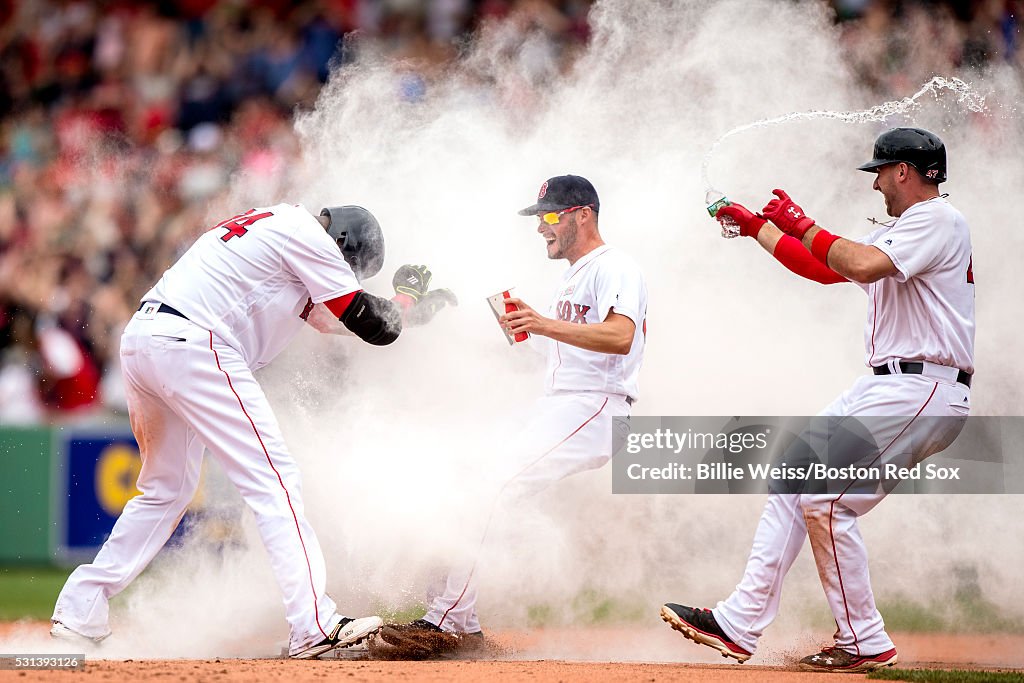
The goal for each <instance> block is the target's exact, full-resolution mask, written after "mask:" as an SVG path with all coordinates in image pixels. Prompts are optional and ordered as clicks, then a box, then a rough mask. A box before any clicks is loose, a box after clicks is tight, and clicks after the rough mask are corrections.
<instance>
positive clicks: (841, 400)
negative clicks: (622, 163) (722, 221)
mask: <svg viewBox="0 0 1024 683" xmlns="http://www.w3.org/2000/svg"><path fill="white" fill-rule="evenodd" d="M859 169H860V170H862V171H869V172H872V173H875V174H876V175H875V180H874V186H873V187H874V189H876V190H878V191H879V192H881V193H882V196H883V197H884V198H885V208H886V211H887V212H888V213H889V215H890V216H893V217H895V218H896V221H895V222H894V223H892V224H891V225H888V226H885V227H882V228H879V229H878V230H876V231H874V232H872V233H871V234H869V235H868V236H867V237H864V238H861V239H856V240H849V239H843V238H841V237H839V236H837V235H833V234H830V233H829V232H828V231H826V230H824V229H823V228H821V227H820V226H818V225H816V224H815V222H814V220H813V219H811V218H809V217H808V216H807V215H806V214H805V213H804V212H803V209H801V208H800V207H799V206H797V205H796V204H795V203H794V202H793V200H792V199H790V198H789V196H788V195H787V194H786V193H785V192H783V191H782V190H775V191H774V194H775V196H776V199H773V200H771V201H770V202H768V204H767V206H765V207H764V208H763V209H762V213H763V216H762V215H759V214H754V213H751V212H750V211H749V210H747V209H746V208H744V207H743V206H741V205H739V204H733V205H731V206H726V207H724V208H722V209H721V210H720V211H719V215H720V216H721V215H724V216H728V217H730V218H732V219H733V220H735V221H736V222H737V223H738V224H739V225H740V229H741V233H742V234H743V235H745V236H747V237H752V238H754V239H756V240H757V242H758V244H760V245H761V246H762V247H763V248H764V249H765V250H766V251H767V252H768V253H770V254H772V255H773V256H774V257H775V258H776V259H778V260H779V261H780V262H781V263H782V264H783V265H784V266H786V267H787V268H789V269H790V270H792V271H793V272H794V273H796V274H798V275H801V276H803V277H806V278H809V279H811V280H815V281H817V282H820V283H822V284H834V283H838V282H855V283H857V284H858V285H860V287H861V288H862V289H863V290H864V292H865V293H866V294H867V296H868V300H869V301H870V307H869V310H868V319H867V327H866V328H865V332H864V341H865V346H866V351H867V364H868V366H870V367H871V368H872V370H873V372H872V374H870V375H867V376H864V377H861V378H860V379H858V380H857V381H856V382H855V383H854V385H853V386H852V387H851V388H850V389H848V390H847V391H845V392H844V393H842V394H841V395H840V396H839V397H838V398H837V399H836V400H835V401H833V402H832V403H831V404H830V405H829V406H828V407H826V408H825V409H824V410H823V411H822V412H821V413H820V415H823V416H854V417H859V416H867V417H868V418H869V419H868V421H866V423H867V424H870V425H871V433H872V436H874V438H875V440H876V445H877V449H878V451H877V455H876V456H874V460H872V461H871V462H870V463H866V464H868V465H874V466H884V465H885V464H887V463H890V462H893V463H896V464H898V465H899V466H901V467H906V466H910V465H912V464H914V463H916V462H919V461H920V460H922V459H924V458H925V457H927V456H929V455H931V454H933V453H937V452H939V451H941V450H943V449H944V448H946V447H947V446H949V444H950V443H952V442H953V440H954V439H955V438H956V436H957V435H958V434H959V432H960V430H961V429H962V427H963V424H964V422H965V421H966V419H967V413H968V411H969V407H970V396H971V389H970V386H971V375H972V373H973V372H974V273H973V270H972V260H971V236H970V232H969V231H968V228H967V221H966V220H964V217H963V215H962V214H961V213H960V212H959V211H957V210H956V209H955V208H953V206H952V205H951V204H950V203H949V202H948V201H946V199H945V196H943V195H940V194H939V189H938V185H939V183H941V182H943V181H945V180H946V149H945V146H944V145H943V144H942V141H941V140H940V139H939V138H938V137H937V136H935V135H934V134H932V133H929V132H928V131H926V130H921V129H919V128H896V129H893V130H890V131H888V132H885V133H883V134H882V135H880V136H879V137H878V139H877V140H876V142H875V148H874V158H873V159H872V160H871V161H869V162H867V163H866V164H863V165H862V166H860V167H859ZM766 218H767V219H768V220H770V221H771V223H768V222H767V221H766V220H765V219H766ZM772 223H774V225H772ZM776 226H777V227H776ZM936 425H939V427H938V428H936ZM851 485H852V484H851ZM885 493H886V492H885V490H883V489H882V488H881V487H879V488H877V489H875V490H874V492H873V493H859V492H858V493H853V492H850V491H849V486H847V487H846V488H845V489H841V490H840V492H839V493H830V494H818V495H812V494H799V495H797V494H780V493H771V494H769V496H768V502H767V503H766V504H765V508H764V512H763V513H762V515H761V521H760V523H759V524H758V527H757V533H756V535H755V537H754V546H753V549H752V550H751V553H750V559H749V560H748V561H747V567H746V571H745V573H744V575H743V579H742V580H741V581H740V583H739V585H738V586H737V587H736V590H735V591H734V592H733V593H732V595H730V596H729V597H728V598H726V599H725V600H723V601H722V602H719V603H718V605H717V606H716V607H715V608H714V609H713V610H707V609H703V610H701V609H694V608H692V607H685V606H683V605H677V604H673V603H669V604H667V605H665V606H664V607H663V608H662V610H661V614H662V618H663V619H664V620H665V621H667V622H668V623H669V624H671V625H672V627H673V628H675V629H676V630H678V631H681V632H682V633H683V635H685V636H686V637H687V638H689V639H690V640H694V641H696V642H698V643H702V644H704V645H709V646H711V647H713V648H715V649H717V650H719V651H720V652H721V653H722V654H723V656H728V657H734V658H735V659H738V660H739V661H741V662H743V661H746V660H747V659H749V658H750V657H751V655H752V654H753V653H754V649H755V648H756V646H757V639H758V638H760V636H761V634H762V633H763V632H764V629H765V628H766V627H767V626H768V624H770V623H771V622H772V620H773V619H774V618H775V615H776V613H777V612H778V609H779V599H780V596H781V589H782V581H783V578H784V577H785V576H786V572H787V571H789V568H790V567H791V566H792V564H793V560H795V559H796V556H797V555H798V554H799V553H800V550H801V548H802V547H803V545H804V540H805V539H807V538H809V539H810V541H811V550H812V551H813V552H814V561H815V563H816V564H817V566H818V575H819V576H820V577H821V583H822V587H823V588H824V589H825V595H826V596H827V598H828V603H829V606H830V607H831V609H832V614H833V615H834V616H835V620H836V625H837V629H836V633H835V643H834V644H833V645H832V646H830V647H827V648H825V649H824V650H823V651H822V652H820V653H817V654H813V655H810V656H808V657H805V658H804V659H802V660H801V662H800V665H801V668H804V669H809V670H813V671H841V672H852V671H867V670H870V669H877V668H880V667H883V666H891V665H892V664H895V663H896V648H895V646H894V645H893V642H892V640H891V639H890V638H889V635H888V634H887V633H886V632H885V626H884V624H883V623H882V616H881V615H880V614H879V613H878V609H877V608H876V607H875V600H874V596H873V595H872V592H871V583H870V580H869V578H868V559H867V550H866V549H865V547H864V540H863V538H862V537H861V534H860V530H859V529H858V528H857V517H858V516H859V515H862V514H864V513H866V512H867V511H868V510H870V509H871V508H873V507H874V506H875V505H877V504H878V502H879V501H880V500H881V499H882V498H883V497H884V496H885Z"/></svg>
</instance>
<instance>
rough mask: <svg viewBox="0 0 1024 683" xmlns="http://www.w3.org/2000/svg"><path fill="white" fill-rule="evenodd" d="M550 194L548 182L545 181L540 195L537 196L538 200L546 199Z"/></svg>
mask: <svg viewBox="0 0 1024 683" xmlns="http://www.w3.org/2000/svg"><path fill="white" fill-rule="evenodd" d="M547 193H548V181H546V180H545V181H544V184H543V185H541V186H540V193H539V194H538V195H537V199H544V195H546V194H547Z"/></svg>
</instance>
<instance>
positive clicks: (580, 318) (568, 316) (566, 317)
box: [555, 299, 591, 325]
mask: <svg viewBox="0 0 1024 683" xmlns="http://www.w3.org/2000/svg"><path fill="white" fill-rule="evenodd" d="M590 308H591V307H590V306H588V305H586V304H574V303H573V302H571V301H566V300H564V299H563V300H561V301H559V302H558V303H557V304H556V305H555V310H556V313H557V315H558V319H559V320H561V321H563V322H567V323H576V324H578V325H586V324H587V318H586V315H587V312H588V311H589V310H590Z"/></svg>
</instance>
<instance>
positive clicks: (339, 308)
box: [324, 289, 363, 318]
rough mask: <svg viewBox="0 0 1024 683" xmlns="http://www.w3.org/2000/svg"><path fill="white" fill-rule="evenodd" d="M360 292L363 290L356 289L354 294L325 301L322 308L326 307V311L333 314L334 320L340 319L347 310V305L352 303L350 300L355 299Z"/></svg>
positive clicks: (350, 293)
mask: <svg viewBox="0 0 1024 683" xmlns="http://www.w3.org/2000/svg"><path fill="white" fill-rule="evenodd" d="M361 291H363V290H361V289H357V290H356V291H354V292H349V293H348V294H344V295H342V296H339V297H338V298H336V299H331V300H329V301H325V302H324V306H326V307H327V308H328V310H330V312H331V313H333V314H334V316H335V317H336V318H341V316H342V315H343V314H344V313H345V311H346V310H347V309H348V305H349V304H350V303H352V299H355V298H356V294H358V293H359V292H361Z"/></svg>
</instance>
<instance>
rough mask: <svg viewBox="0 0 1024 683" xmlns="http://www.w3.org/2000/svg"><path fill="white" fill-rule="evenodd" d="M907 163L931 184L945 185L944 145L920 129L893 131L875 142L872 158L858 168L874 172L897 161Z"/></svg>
mask: <svg viewBox="0 0 1024 683" xmlns="http://www.w3.org/2000/svg"><path fill="white" fill-rule="evenodd" d="M900 161H902V162H904V163H907V164H910V165H911V166H913V167H914V168H916V169H917V172H918V173H920V174H921V176H922V177H923V178H924V179H925V180H927V181H928V182H930V183H934V184H935V185H938V184H939V183H944V182H946V146H945V145H944V144H942V140H940V139H939V136H938V135H936V134H935V133H931V132H929V131H926V130H924V129H923V128H893V129H892V130H887V131H885V132H884V133H882V134H881V135H879V136H878V139H877V140H875V154H874V158H873V159H872V160H871V161H869V162H867V163H866V164H861V165H860V166H858V167H857V168H858V169H859V170H861V171H874V170H875V169H877V168H879V167H880V166H886V165H888V164H895V163H897V162H900Z"/></svg>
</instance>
